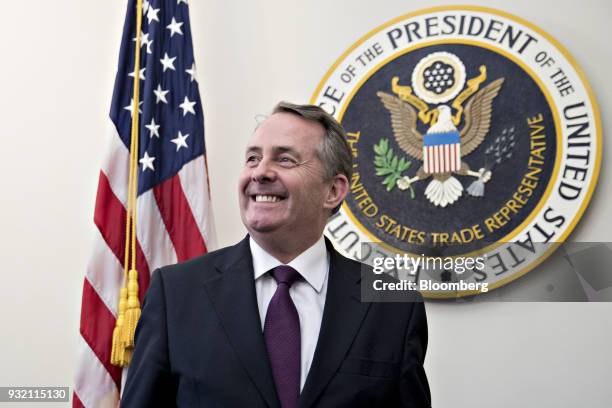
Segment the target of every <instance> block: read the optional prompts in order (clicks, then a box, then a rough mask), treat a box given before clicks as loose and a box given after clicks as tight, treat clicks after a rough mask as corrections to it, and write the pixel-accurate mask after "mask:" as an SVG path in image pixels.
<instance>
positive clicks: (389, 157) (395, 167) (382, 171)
mask: <svg viewBox="0 0 612 408" xmlns="http://www.w3.org/2000/svg"><path fill="white" fill-rule="evenodd" d="M374 153H376V156H374V166H375V168H376V175H377V176H380V177H383V176H385V179H384V180H383V181H382V184H383V185H384V186H385V187H387V191H391V190H393V188H394V187H395V185H396V183H397V180H399V179H401V178H402V177H403V176H402V172H403V171H405V170H407V169H408V168H409V167H410V165H411V164H412V163H411V162H410V161H409V160H406V159H404V158H403V157H402V158H400V157H398V156H397V155H395V154H394V153H393V149H391V148H389V139H380V141H379V142H378V144H375V145H374ZM409 189H410V198H412V199H414V189H413V188H412V186H410V187H409Z"/></svg>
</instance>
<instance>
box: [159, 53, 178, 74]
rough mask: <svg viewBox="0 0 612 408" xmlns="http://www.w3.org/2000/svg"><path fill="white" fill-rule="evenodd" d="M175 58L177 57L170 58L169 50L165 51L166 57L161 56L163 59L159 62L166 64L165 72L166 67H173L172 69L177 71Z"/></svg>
mask: <svg viewBox="0 0 612 408" xmlns="http://www.w3.org/2000/svg"><path fill="white" fill-rule="evenodd" d="M175 59H176V57H172V58H170V57H169V56H168V53H167V52H166V53H164V58H161V59H160V60H159V62H161V63H162V65H163V66H164V71H163V72H166V69H171V70H173V71H176V69H175V68H174V60H175Z"/></svg>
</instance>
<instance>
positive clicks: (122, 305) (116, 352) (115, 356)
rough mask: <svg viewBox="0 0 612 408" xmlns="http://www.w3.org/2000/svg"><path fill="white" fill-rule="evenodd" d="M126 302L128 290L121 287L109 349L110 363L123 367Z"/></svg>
mask: <svg viewBox="0 0 612 408" xmlns="http://www.w3.org/2000/svg"><path fill="white" fill-rule="evenodd" d="M127 304H128V290H127V288H125V287H123V288H121V291H120V292H119V315H118V316H117V321H116V323H115V329H114V330H113V346H112V349H111V364H113V365H116V366H119V367H124V366H125V365H127V363H126V362H125V358H124V355H125V342H124V341H123V335H122V334H123V331H124V324H125V311H126V308H127Z"/></svg>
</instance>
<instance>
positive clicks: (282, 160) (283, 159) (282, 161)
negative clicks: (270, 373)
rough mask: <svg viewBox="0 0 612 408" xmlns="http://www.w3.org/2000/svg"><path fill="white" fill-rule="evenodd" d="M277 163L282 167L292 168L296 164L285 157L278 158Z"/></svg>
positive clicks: (291, 159) (290, 158)
mask: <svg viewBox="0 0 612 408" xmlns="http://www.w3.org/2000/svg"><path fill="white" fill-rule="evenodd" d="M278 162H279V163H280V164H282V165H283V166H293V165H295V164H297V161H296V160H295V159H293V158H292V157H286V156H283V157H279V158H278Z"/></svg>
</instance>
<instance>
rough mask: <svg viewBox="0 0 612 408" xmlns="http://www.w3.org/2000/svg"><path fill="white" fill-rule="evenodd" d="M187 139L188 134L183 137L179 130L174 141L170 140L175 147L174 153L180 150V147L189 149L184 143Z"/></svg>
mask: <svg viewBox="0 0 612 408" xmlns="http://www.w3.org/2000/svg"><path fill="white" fill-rule="evenodd" d="M188 137H189V133H187V134H186V135H184V134H182V133H181V131H180V130H179V132H178V136H177V137H176V139H172V140H170V141H171V142H172V143H174V144H175V145H176V151H177V152H178V151H179V150H180V149H181V147H184V148H188V147H189V146H187V142H186V140H187V138H188Z"/></svg>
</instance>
